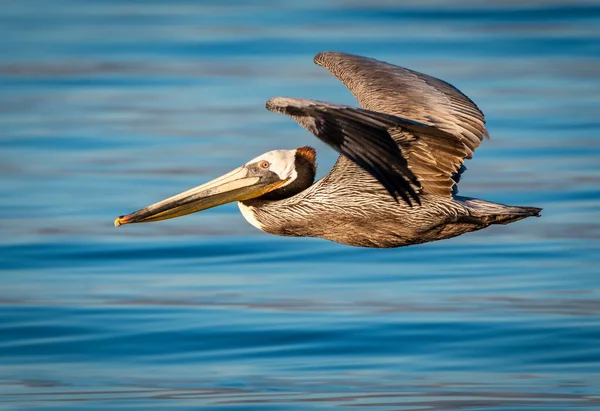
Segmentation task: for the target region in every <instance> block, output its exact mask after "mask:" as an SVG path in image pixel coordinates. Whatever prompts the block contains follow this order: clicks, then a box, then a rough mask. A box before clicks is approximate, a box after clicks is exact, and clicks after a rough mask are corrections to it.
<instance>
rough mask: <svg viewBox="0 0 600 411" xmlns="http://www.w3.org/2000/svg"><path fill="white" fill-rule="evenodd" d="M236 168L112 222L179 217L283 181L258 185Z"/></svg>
mask: <svg viewBox="0 0 600 411" xmlns="http://www.w3.org/2000/svg"><path fill="white" fill-rule="evenodd" d="M248 173H249V170H248V169H247V168H246V167H239V168H236V169H235V170H233V171H231V172H229V173H227V174H225V175H224V176H222V177H219V178H217V179H215V180H213V181H211V182H209V183H206V184H203V185H201V186H198V187H195V188H192V189H191V190H188V191H185V192H183V193H181V194H177V195H175V196H173V197H170V198H167V199H166V200H163V201H160V202H158V203H156V204H152V205H150V206H148V207H146V208H143V209H141V210H138V211H136V212H134V213H131V214H127V215H125V216H120V217H117V218H116V219H115V227H118V226H120V225H123V224H132V223H147V222H151V221H160V220H167V219H169V218H175V217H180V216H183V215H186V214H191V213H195V212H197V211H202V210H206V209H207V208H212V207H216V206H218V205H221V204H225V203H230V202H232V201H243V200H249V199H251V198H256V197H259V196H261V195H262V194H264V193H266V192H268V191H271V190H273V189H274V188H276V187H278V186H280V185H282V184H283V183H284V181H283V182H276V183H271V184H268V183H261V177H259V176H249V175H248Z"/></svg>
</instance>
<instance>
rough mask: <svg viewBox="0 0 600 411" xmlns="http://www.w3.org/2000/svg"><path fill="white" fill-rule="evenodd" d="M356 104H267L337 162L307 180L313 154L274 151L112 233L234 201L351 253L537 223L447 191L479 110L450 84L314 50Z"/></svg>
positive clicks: (277, 227) (283, 230)
mask: <svg viewBox="0 0 600 411" xmlns="http://www.w3.org/2000/svg"><path fill="white" fill-rule="evenodd" d="M314 61H315V63H316V64H318V65H320V66H322V67H325V68H326V69H327V70H329V71H330V72H331V73H332V74H333V75H334V76H336V77H337V78H338V79H339V80H341V81H342V83H344V85H345V86H346V87H347V88H348V89H349V90H350V91H351V92H352V94H354V96H355V97H356V99H357V100H358V102H359V103H360V105H361V107H362V108H355V107H349V106H343V105H337V104H331V103H325V102H322V101H315V100H306V99H299V98H283V97H276V98H273V99H271V100H269V101H267V104H266V107H267V109H268V110H271V111H275V112H278V113H284V114H287V115H288V116H290V117H292V118H293V119H294V120H296V121H297V122H298V123H299V124H300V125H301V126H302V127H304V128H305V129H307V130H308V131H310V132H311V133H313V134H314V135H315V136H317V137H318V138H319V139H321V140H322V141H324V142H325V143H327V144H328V145H330V146H331V147H333V148H334V149H335V150H337V151H338V152H339V153H341V155H340V156H339V158H338V160H337V162H336V163H335V165H334V167H333V169H332V170H331V171H330V172H329V174H327V175H326V176H325V177H323V178H322V179H320V180H319V181H317V182H314V179H315V171H316V163H315V150H314V149H313V148H311V147H300V148H298V149H295V150H275V151H270V152H268V153H265V154H263V155H260V156H258V157H256V158H254V159H252V160H250V161H249V162H248V163H246V164H245V165H243V166H241V167H239V168H236V169H235V170H233V171H231V172H230V173H228V174H225V175H224V176H222V177H219V178H217V179H215V180H213V181H211V182H209V183H206V184H204V185H201V186H198V187H196V188H192V189H191V190H188V191H186V192H184V193H181V194H178V195H175V196H173V197H171V198H168V199H166V200H163V201H160V202H158V203H156V204H153V205H150V206H148V207H146V208H143V209H141V210H139V211H136V212H134V213H131V214H128V215H125V216H121V217H118V218H117V219H116V220H115V226H120V225H123V224H130V223H143V222H150V221H158V220H165V219H169V218H174V217H178V216H182V215H185V214H190V213H194V212H197V211H201V210H205V209H207V208H211V207H215V206H218V205H221V204H224V203H229V202H232V201H238V204H239V207H240V210H241V212H242V215H243V216H244V218H246V220H247V221H248V222H249V223H250V224H252V225H253V226H255V227H256V228H258V229H260V230H262V231H265V232H267V233H270V234H276V235H284V236H297V237H303V236H304V237H320V238H325V239H327V240H331V241H336V242H338V243H342V244H349V245H353V246H362V247H381V248H383V247H400V246H405V245H411V244H418V243H424V242H428V241H434V240H441V239H445V238H449V237H454V236H457V235H460V234H463V233H466V232H470V231H475V230H479V229H482V228H485V227H487V226H489V225H491V224H508V223H512V222H514V221H518V220H521V219H523V218H526V217H530V216H539V213H540V211H541V209H540V208H536V207H516V206H506V205H503V204H497V203H492V202H488V201H484V200H480V199H476V198H468V197H459V196H457V195H456V194H457V190H456V184H457V183H458V181H459V178H460V175H461V173H462V171H463V170H464V166H463V162H464V160H465V159H470V158H471V155H472V154H473V151H474V150H475V149H476V148H477V147H478V146H479V143H480V142H481V141H482V139H483V137H484V136H486V137H487V136H488V133H487V131H486V129H485V120H484V117H483V113H482V112H481V111H480V110H479V108H478V107H477V106H476V105H475V103H473V102H472V101H471V100H470V99H469V98H468V97H467V96H465V95H464V94H463V93H461V92H460V91H459V90H458V89H456V88H455V87H453V86H452V85H450V84H448V83H446V82H444V81H442V80H439V79H437V78H434V77H431V76H428V75H426V74H422V73H418V72H416V71H412V70H409V69H406V68H403V67H398V66H394V65H392V64H388V63H384V62H381V61H377V60H374V59H370V58H365V57H360V56H355V55H351V54H345V53H319V54H317V55H316V56H315V58H314Z"/></svg>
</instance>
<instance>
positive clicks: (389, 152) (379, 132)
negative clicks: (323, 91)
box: [266, 97, 461, 205]
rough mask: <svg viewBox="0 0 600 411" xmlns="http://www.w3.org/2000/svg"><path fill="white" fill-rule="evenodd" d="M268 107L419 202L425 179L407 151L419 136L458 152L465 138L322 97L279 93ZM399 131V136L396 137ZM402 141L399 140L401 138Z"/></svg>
mask: <svg viewBox="0 0 600 411" xmlns="http://www.w3.org/2000/svg"><path fill="white" fill-rule="evenodd" d="M266 107H267V109H269V110H271V111H275V112H279V113H284V114H287V115H289V116H290V117H292V118H294V119H295V120H296V121H297V122H298V123H299V124H300V125H301V126H302V127H304V128H305V129H307V130H308V131H310V132H311V133H313V134H314V135H315V136H317V137H318V138H319V139H321V140H322V141H324V142H325V143H327V144H328V145H330V146H331V147H333V148H334V149H335V150H337V151H338V152H339V153H341V154H343V155H344V156H346V157H347V158H349V159H350V160H351V161H352V162H354V163H356V164H358V165H359V166H360V167H362V168H364V169H365V170H366V171H368V172H369V173H370V174H371V175H372V176H373V177H375V178H376V179H377V180H378V181H379V182H380V183H381V184H382V185H383V186H384V187H385V188H386V189H387V191H388V192H389V193H390V194H391V195H392V196H393V197H394V198H395V199H396V198H397V196H400V197H402V198H403V199H404V200H405V201H406V202H407V203H408V204H409V205H412V201H411V198H412V199H413V200H415V201H416V202H419V203H420V201H419V197H418V195H417V192H418V191H419V190H420V183H419V181H418V180H417V178H416V176H415V175H414V173H413V172H412V171H411V170H410V169H409V168H408V167H407V161H406V158H405V154H404V152H403V151H404V150H405V149H407V150H409V151H410V147H411V146H412V145H413V144H414V143H415V142H416V141H418V140H419V139H423V138H425V139H435V140H436V141H437V142H438V147H439V150H440V152H447V153H454V152H455V151H456V150H457V149H460V146H461V144H460V141H459V140H458V139H457V138H456V137H455V136H453V135H451V134H448V133H446V132H444V131H441V130H439V129H436V128H434V127H430V126H427V125H424V124H420V123H417V122H414V121H411V120H406V119H403V118H398V117H396V116H392V115H388V114H385V113H377V112H374V111H370V110H364V109H360V108H354V107H348V106H341V105H336V104H330V103H325V102H321V101H314V100H306V99H298V98H284V97H276V98H273V99H271V100H269V101H268V102H267V104H266ZM392 136H394V138H392ZM398 141H400V144H399V143H398Z"/></svg>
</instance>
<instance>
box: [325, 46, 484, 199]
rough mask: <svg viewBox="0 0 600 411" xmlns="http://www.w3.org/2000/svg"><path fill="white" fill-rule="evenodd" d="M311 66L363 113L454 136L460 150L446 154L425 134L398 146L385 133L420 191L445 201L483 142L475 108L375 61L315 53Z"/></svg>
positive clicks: (417, 76) (454, 92)
mask: <svg viewBox="0 0 600 411" xmlns="http://www.w3.org/2000/svg"><path fill="white" fill-rule="evenodd" d="M314 61H315V63H316V64H318V65H320V66H323V67H325V68H326V69H327V70H329V71H330V72H331V73H332V74H333V75H335V76H336V77H337V78H338V79H339V80H341V81H342V83H344V85H345V86H346V87H348V89H349V90H350V91H351V92H352V94H354V96H355V97H356V99H357V100H358V102H359V103H360V105H361V106H362V107H363V108H365V109H367V110H372V111H375V112H380V113H385V114H389V115H393V116H397V117H401V118H404V119H409V120H413V121H416V122H419V123H422V124H426V125H429V126H432V127H436V128H439V129H441V130H443V131H445V132H447V133H450V134H452V135H454V136H455V137H456V138H457V139H458V141H459V142H460V146H461V147H458V149H457V150H455V151H454V152H448V150H443V149H440V147H439V145H440V142H439V141H437V139H436V138H435V137H433V138H432V136H431V135H429V134H428V135H427V136H428V137H426V138H417V139H416V140H415V141H413V142H412V143H411V144H410V145H408V146H403V141H402V139H403V138H404V137H403V135H402V134H401V133H400V134H399V135H396V134H394V133H393V132H392V133H390V134H391V135H392V137H393V138H394V140H396V142H397V143H398V144H399V145H400V146H401V150H402V153H403V154H404V157H405V158H406V161H407V163H408V168H409V169H410V170H411V171H412V172H413V173H414V175H415V176H416V177H417V179H418V180H419V182H420V183H421V186H422V187H423V191H424V192H428V193H432V194H439V195H451V193H452V187H453V185H454V184H455V180H454V179H453V175H454V174H458V173H459V172H460V171H461V165H462V163H463V161H464V159H465V158H471V156H472V154H473V151H474V150H475V149H476V148H477V147H478V146H479V144H480V143H481V141H482V140H483V137H484V136H486V137H487V136H488V133H487V131H486V129H485V119H484V117H483V113H482V112H481V111H480V110H479V108H478V107H477V106H476V105H475V103H473V102H472V101H471V100H470V99H469V98H468V97H467V96H465V95H464V94H463V93H461V92H460V91H459V90H458V89H457V88H455V87H454V86H452V85H450V84H448V83H446V82H444V81H442V80H439V79H437V78H435V77H431V76H428V75H426V74H422V73H418V72H416V71H412V70H409V69H406V68H403V67H398V66H394V65H392V64H388V63H384V62H381V61H378V60H374V59H370V58H366V57H360V56H355V55H352V54H346V53H319V54H317V55H316V56H315V59H314ZM442 145H443V144H442ZM340 160H342V159H341V158H340Z"/></svg>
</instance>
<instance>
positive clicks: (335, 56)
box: [313, 51, 353, 68]
mask: <svg viewBox="0 0 600 411" xmlns="http://www.w3.org/2000/svg"><path fill="white" fill-rule="evenodd" d="M349 56H353V55H352V54H348V53H343V52H341V51H322V52H320V53H317V54H315V57H314V58H313V62H314V63H315V64H316V65H317V66H321V67H325V68H327V66H328V64H329V63H331V62H332V61H339V60H342V59H343V58H345V57H349Z"/></svg>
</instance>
